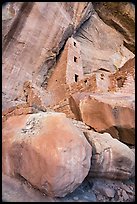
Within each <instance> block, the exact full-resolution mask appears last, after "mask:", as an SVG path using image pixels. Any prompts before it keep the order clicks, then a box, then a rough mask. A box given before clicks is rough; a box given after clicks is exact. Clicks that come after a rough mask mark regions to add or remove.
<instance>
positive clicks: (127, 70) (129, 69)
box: [109, 58, 135, 91]
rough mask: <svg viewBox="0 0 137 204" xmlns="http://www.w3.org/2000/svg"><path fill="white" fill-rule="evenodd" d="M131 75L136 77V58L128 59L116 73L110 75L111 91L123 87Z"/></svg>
mask: <svg viewBox="0 0 137 204" xmlns="http://www.w3.org/2000/svg"><path fill="white" fill-rule="evenodd" d="M129 75H131V76H132V77H133V79H135V58H133V59H130V60H129V61H127V62H126V63H125V64H124V66H122V67H121V68H120V69H119V70H118V71H117V72H116V73H114V74H111V75H110V76H109V78H110V81H111V84H110V86H109V91H116V90H117V88H121V87H123V86H124V84H125V83H126V80H127V77H128V76H129Z"/></svg>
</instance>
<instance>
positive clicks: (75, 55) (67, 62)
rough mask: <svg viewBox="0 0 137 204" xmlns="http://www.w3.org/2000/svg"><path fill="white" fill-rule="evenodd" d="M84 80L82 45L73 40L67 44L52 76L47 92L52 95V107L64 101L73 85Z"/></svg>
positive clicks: (69, 40) (70, 39)
mask: <svg viewBox="0 0 137 204" xmlns="http://www.w3.org/2000/svg"><path fill="white" fill-rule="evenodd" d="M82 78H83V68H82V60H81V56H80V44H79V43H78V42H76V40H74V39H73V38H69V39H68V41H67V42H66V45H65V48H64V51H63V52H62V54H61V56H60V59H59V61H58V62H57V64H56V67H55V70H54V72H53V74H52V75H51V77H50V79H49V81H48V86H47V91H48V92H49V93H50V94H51V95H52V98H53V100H52V101H51V102H50V105H55V104H57V103H58V102H59V101H61V100H63V99H64V98H65V97H66V96H67V95H66V92H67V90H69V87H70V85H71V84H72V83H77V82H78V81H80V80H81V79H82Z"/></svg>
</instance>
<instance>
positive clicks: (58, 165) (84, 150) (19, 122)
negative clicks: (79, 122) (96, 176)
mask: <svg viewBox="0 0 137 204" xmlns="http://www.w3.org/2000/svg"><path fill="white" fill-rule="evenodd" d="M2 136H3V139H2V141H3V144H2V151H3V154H2V156H3V158H2V162H3V164H2V167H3V173H5V174H7V175H10V176H16V175H21V176H22V177H24V178H25V179H26V180H27V181H29V182H30V183H31V184H32V185H33V186H35V187H37V188H39V189H40V190H41V191H43V192H45V193H46V194H47V195H49V196H52V197H63V196H65V195H66V194H68V193H70V192H72V191H73V190H74V189H76V188H77V187H78V186H79V185H80V184H81V183H82V181H83V180H84V178H85V177H86V176H87V174H88V172H89V169H90V162H91V155H92V147H91V145H90V144H89V143H88V141H87V139H86V138H85V136H84V134H83V133H82V132H81V131H80V130H78V129H77V128H76V127H75V126H74V125H73V123H72V122H71V120H69V119H68V118H66V115H65V114H64V113H55V112H40V113H36V114H30V115H21V116H13V117H10V118H8V120H7V121H5V122H4V124H3V135H2Z"/></svg>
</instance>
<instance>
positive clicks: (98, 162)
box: [86, 131, 135, 179]
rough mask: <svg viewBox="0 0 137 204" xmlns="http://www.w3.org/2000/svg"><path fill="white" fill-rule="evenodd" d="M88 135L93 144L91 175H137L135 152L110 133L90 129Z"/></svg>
mask: <svg viewBox="0 0 137 204" xmlns="http://www.w3.org/2000/svg"><path fill="white" fill-rule="evenodd" d="M86 137H87V139H88V141H89V142H90V144H91V145H92V149H93V151H92V152H93V154H92V159H91V168H90V172H89V176H90V177H104V178H109V179H129V178H132V177H134V176H135V153H134V152H133V151H132V150H131V149H130V148H129V147H128V146H127V145H125V144H123V143H122V142H120V141H119V140H117V139H113V138H112V137H111V135H110V134H109V133H103V134H101V133H97V132H94V131H89V132H87V133H86Z"/></svg>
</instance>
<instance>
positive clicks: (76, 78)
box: [75, 74, 78, 82]
mask: <svg viewBox="0 0 137 204" xmlns="http://www.w3.org/2000/svg"><path fill="white" fill-rule="evenodd" d="M77 81H78V75H77V74H75V82H77Z"/></svg>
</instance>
